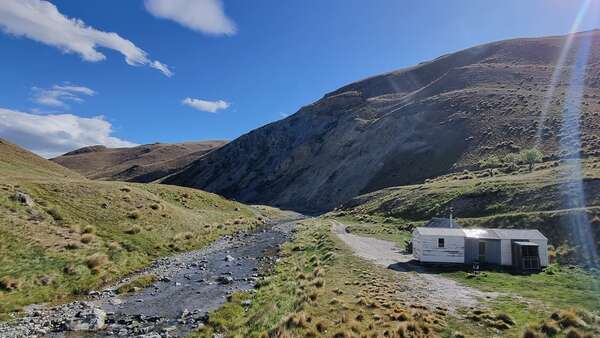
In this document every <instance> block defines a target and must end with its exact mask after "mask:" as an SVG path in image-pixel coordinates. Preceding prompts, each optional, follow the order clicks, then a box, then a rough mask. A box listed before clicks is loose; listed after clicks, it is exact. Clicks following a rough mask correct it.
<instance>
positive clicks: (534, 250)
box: [412, 227, 548, 272]
mask: <svg viewBox="0 0 600 338" xmlns="http://www.w3.org/2000/svg"><path fill="white" fill-rule="evenodd" d="M412 244H413V255H414V257H415V259H416V260H418V261H420V262H423V263H460V264H469V265H471V264H475V263H477V264H478V265H499V266H512V267H513V268H514V269H515V270H518V271H524V272H526V271H535V270H540V269H541V268H542V267H545V266H548V239H547V238H546V237H545V236H544V235H543V234H542V233H541V232H539V231H538V230H529V229H461V228H448V227H439V228H436V227H418V228H415V230H414V231H413V243H412Z"/></svg>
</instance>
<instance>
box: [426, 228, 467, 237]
mask: <svg viewBox="0 0 600 338" xmlns="http://www.w3.org/2000/svg"><path fill="white" fill-rule="evenodd" d="M415 230H416V231H417V232H418V233H420V234H421V235H425V236H456V237H465V232H464V231H463V229H457V228H425V227H418V228H416V229H415Z"/></svg>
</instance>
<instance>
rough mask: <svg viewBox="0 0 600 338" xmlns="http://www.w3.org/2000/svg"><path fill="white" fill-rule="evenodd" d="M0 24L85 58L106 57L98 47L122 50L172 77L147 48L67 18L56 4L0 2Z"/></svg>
mask: <svg viewBox="0 0 600 338" xmlns="http://www.w3.org/2000/svg"><path fill="white" fill-rule="evenodd" d="M0 27H1V28H2V29H3V30H4V31H5V32H6V33H8V34H12V35H15V36H24V37H27V38H29V39H32V40H35V41H38V42H41V43H44V44H47V45H50V46H54V47H57V48H60V49H61V50H63V51H64V52H66V53H75V54H79V55H80V56H81V57H82V58H83V59H84V60H86V61H90V62H97V61H101V60H104V59H106V56H105V55H104V54H102V53H101V52H99V51H98V49H97V48H99V47H104V48H109V49H113V50H115V51H118V52H120V53H121V54H123V56H125V62H127V64H129V65H132V66H140V65H146V66H149V67H152V68H155V69H158V70H160V71H161V72H162V73H163V74H164V75H166V76H171V75H172V73H171V71H170V70H169V69H168V67H167V66H166V65H164V64H162V63H160V62H159V61H152V60H150V59H148V56H147V54H146V52H145V51H143V50H142V49H140V48H138V47H137V46H136V45H134V44H133V42H131V41H129V40H127V39H124V38H122V37H120V36H119V35H118V34H117V33H112V32H103V31H100V30H97V29H95V28H93V27H90V26H87V25H86V24H85V23H84V22H83V21H82V20H80V19H76V18H68V17H66V16H64V15H63V14H62V13H60V12H59V11H58V9H57V8H56V6H54V5H53V4H51V3H50V2H48V1H42V0H2V1H0Z"/></svg>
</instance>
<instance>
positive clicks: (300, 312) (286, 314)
mask: <svg viewBox="0 0 600 338" xmlns="http://www.w3.org/2000/svg"><path fill="white" fill-rule="evenodd" d="M329 225H330V223H329V221H323V220H311V221H304V222H303V225H302V226H301V227H300V228H299V229H298V231H297V232H296V236H295V239H294V240H293V241H292V242H291V243H288V244H286V245H285V246H284V248H283V252H282V255H283V257H282V259H281V261H280V262H279V263H278V264H277V265H276V267H275V270H274V271H273V273H272V275H271V276H269V277H267V278H264V279H263V280H261V281H260V282H259V283H258V287H257V289H256V293H255V294H254V295H253V296H252V304H251V306H250V307H249V308H248V310H247V311H246V312H245V313H244V315H243V316H241V317H237V318H236V320H239V322H237V323H235V324H231V325H233V326H235V327H236V329H234V330H231V329H229V328H226V327H223V326H222V325H220V326H214V325H208V326H207V327H205V328H204V329H203V330H201V331H199V332H197V333H195V336H198V337H211V336H212V335H213V334H215V333H223V334H224V335H225V336H232V337H233V336H243V337H335V336H338V337H344V336H348V337H383V336H387V337H396V336H400V335H398V334H397V332H398V330H402V329H400V327H401V326H402V327H404V330H405V332H406V333H407V334H406V336H407V337H408V336H422V337H429V336H432V337H433V336H435V335H437V334H440V333H441V331H442V327H443V318H442V316H439V315H437V314H435V313H433V312H430V311H429V310H425V309H411V308H409V307H407V306H405V305H403V304H401V303H400V302H398V300H397V299H396V298H395V297H394V294H395V293H394V292H391V291H392V290H393V288H394V287H396V283H397V280H396V279H395V277H394V273H393V272H391V271H389V270H387V269H383V268H379V267H377V266H373V265H371V264H370V263H369V262H366V261H363V260H361V259H359V258H357V257H355V256H353V255H352V253H351V252H350V251H348V250H347V249H345V247H344V246H343V245H342V244H341V243H340V242H337V239H336V238H335V237H334V235H332V234H331V233H330V230H329V227H328V226H329ZM334 251H335V252H336V254H335V256H332V255H331V254H330V253H331V252H334ZM326 256H328V257H326ZM300 276H301V277H300ZM367 276H368V279H369V280H368V282H367V283H366V284H365V285H363V283H362V282H363V280H364V279H365V278H366V277H367ZM346 282H351V283H348V284H346ZM332 296H335V298H334V297H332ZM361 299H362V300H364V302H361V301H359V300H361ZM234 303H235V302H234ZM383 304H388V307H385V306H384V305H383ZM229 306H234V305H228V306H227V307H224V309H227V308H228V307H229ZM221 311H224V310H217V311H215V313H214V314H212V315H211V317H212V316H217V317H218V316H220V314H219V313H220V312H221ZM397 313H404V315H405V316H406V317H405V318H402V319H406V320H405V321H399V320H398V319H399V318H400V316H396V315H397ZM409 323H410V325H409ZM408 326H409V327H410V330H413V331H409V329H408V328H407V327H408ZM409 332H410V335H409Z"/></svg>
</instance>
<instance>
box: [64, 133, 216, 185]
mask: <svg viewBox="0 0 600 338" xmlns="http://www.w3.org/2000/svg"><path fill="white" fill-rule="evenodd" d="M225 143H226V142H225V141H202V142H187V143H178V144H163V143H154V144H146V145H141V146H138V147H132V148H106V147H104V146H91V147H85V148H81V149H77V150H74V151H72V152H69V153H66V154H64V155H62V156H59V157H56V158H53V159H52V161H53V162H56V163H58V164H60V165H62V166H65V167H67V168H70V169H72V170H74V171H76V172H78V173H80V174H82V175H84V176H86V177H88V178H91V179H100V180H113V181H128V182H140V183H147V182H152V181H155V180H157V179H159V178H161V177H164V176H167V175H169V174H171V173H173V172H176V171H178V170H181V169H183V168H185V167H186V166H187V165H188V164H190V163H192V162H193V161H195V160H197V159H199V158H200V157H202V156H204V155H205V154H207V153H209V152H211V151H212V150H214V149H216V148H218V147H221V146H223V145H224V144H225Z"/></svg>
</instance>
